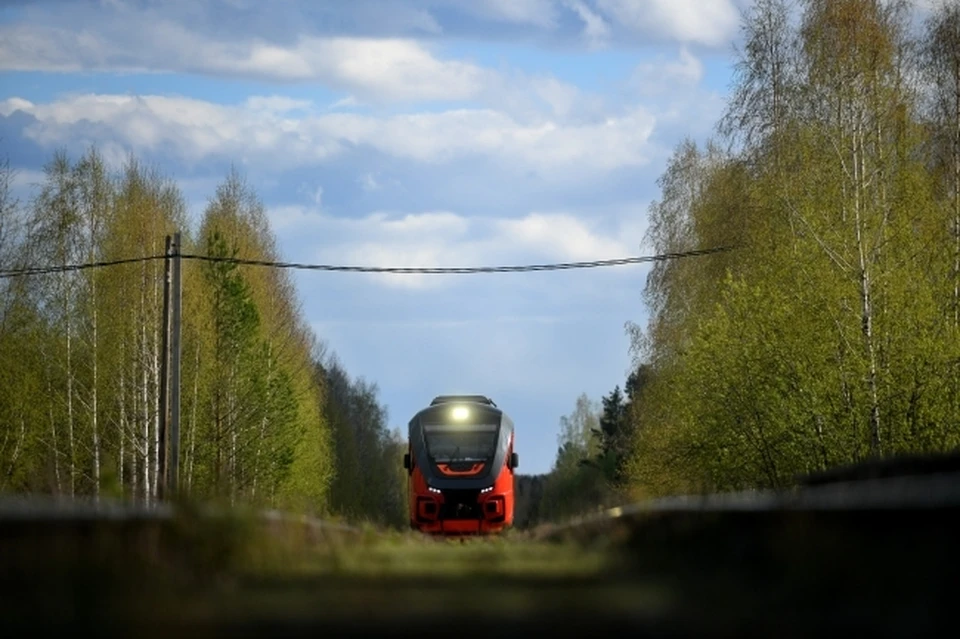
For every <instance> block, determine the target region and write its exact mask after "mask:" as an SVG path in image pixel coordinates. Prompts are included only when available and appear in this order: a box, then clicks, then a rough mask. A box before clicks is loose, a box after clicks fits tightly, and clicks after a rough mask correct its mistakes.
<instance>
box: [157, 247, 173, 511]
mask: <svg viewBox="0 0 960 639" xmlns="http://www.w3.org/2000/svg"><path fill="white" fill-rule="evenodd" d="M160 336H161V344H162V347H161V353H162V354H161V356H160V406H159V414H160V420H159V421H160V423H159V430H160V432H159V433H157V435H158V439H159V440H160V450H159V451H158V453H157V479H156V486H157V499H158V500H162V499H164V497H165V495H166V483H167V476H168V475H167V419H168V417H169V412H170V386H169V385H168V384H167V379H168V378H169V375H170V236H169V235H168V236H167V243H166V248H165V250H164V260H163V328H162V330H161V333H160Z"/></svg>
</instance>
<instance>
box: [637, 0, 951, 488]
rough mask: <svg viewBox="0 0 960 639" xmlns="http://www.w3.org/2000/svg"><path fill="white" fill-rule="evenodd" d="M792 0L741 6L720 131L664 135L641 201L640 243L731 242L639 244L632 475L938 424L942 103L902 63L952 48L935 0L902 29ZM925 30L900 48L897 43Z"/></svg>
mask: <svg viewBox="0 0 960 639" xmlns="http://www.w3.org/2000/svg"><path fill="white" fill-rule="evenodd" d="M800 4H801V7H800V8H801V15H800V17H799V21H798V22H796V23H794V22H793V21H792V19H791V18H790V12H789V11H788V10H787V4H786V3H785V2H781V1H780V0H764V1H763V2H759V3H757V4H756V5H755V7H754V8H753V10H752V12H751V13H749V14H748V15H747V16H746V17H745V20H744V34H745V41H746V42H747V47H746V48H745V50H744V51H743V52H742V53H741V54H740V61H739V63H738V85H737V86H736V87H735V88H734V92H733V95H734V99H733V100H732V101H731V103H730V108H729V110H728V112H727V114H725V116H724V119H723V120H722V122H721V125H722V126H721V133H723V134H724V135H726V136H728V138H729V139H730V140H731V141H733V142H735V144H734V146H733V148H732V149H731V151H729V152H720V151H719V150H718V148H717V146H716V145H715V144H714V143H712V142H711V143H710V144H708V145H707V147H706V148H705V149H702V150H701V149H699V148H698V147H697V146H696V145H694V144H692V143H690V142H685V143H684V144H682V145H680V146H679V147H678V149H677V152H676V154H675V155H674V157H673V159H672V161H671V162H670V164H669V166H668V168H667V171H666V173H665V174H664V177H663V179H662V180H661V182H660V185H661V187H662V189H663V191H662V198H661V200H660V201H658V202H656V203H655V204H654V205H653V206H652V207H651V210H650V214H651V221H650V231H649V235H648V239H649V240H650V242H651V243H652V245H653V246H654V248H655V250H656V251H657V252H663V251H674V250H679V249H682V248H700V247H708V246H720V245H730V244H736V245H737V246H738V247H739V248H738V250H736V251H734V252H731V253H728V254H725V255H716V256H708V257H704V258H697V259H696V260H683V261H676V262H666V263H659V264H657V265H656V266H654V268H653V270H652V272H651V275H650V277H649V279H648V281H647V287H646V290H645V297H646V299H647V301H648V303H649V306H650V308H651V311H652V314H651V317H650V320H649V323H648V325H647V326H646V327H643V328H640V327H636V326H634V327H633V329H632V338H633V344H632V348H633V352H634V353H635V355H636V356H637V357H638V359H639V361H640V362H642V364H643V365H644V366H646V367H647V369H646V370H647V371H648V373H649V379H648V381H647V382H646V383H645V384H643V387H642V389H641V390H640V392H639V393H638V395H637V397H636V399H635V407H634V410H633V411H632V414H631V420H632V422H633V429H632V433H633V442H632V456H631V458H630V460H629V461H628V462H627V464H626V474H627V476H628V477H629V479H630V484H631V488H632V494H633V495H635V496H655V495H663V494H670V493H676V492H681V491H683V492H690V491H693V492H696V491H708V490H718V489H737V488H747V487H768V488H782V487H786V486H789V485H791V484H792V483H793V482H794V480H795V477H796V476H797V475H798V474H803V473H807V472H810V471H815V470H818V469H822V468H825V467H829V466H833V465H836V464H842V463H847V462H852V461H856V460H859V459H862V458H865V457H868V456H877V455H886V454H894V453H899V452H909V451H936V450H947V449H951V448H955V447H957V446H958V445H960V422H958V421H957V415H958V414H960V413H958V411H957V407H958V404H957V391H956V389H957V388H960V377H958V373H960V369H958V367H957V364H956V362H957V361H958V360H957V355H958V353H960V350H958V348H960V339H958V334H957V326H958V323H957V321H956V320H955V318H954V317H953V309H954V302H955V298H954V290H955V286H954V284H955V283H956V282H957V281H960V278H958V277H957V273H958V272H960V271H958V270H957V269H956V267H955V255H960V250H956V246H955V243H956V242H958V241H960V240H958V238H960V233H958V232H957V231H955V230H954V229H955V228H956V229H960V225H956V226H955V227H954V226H951V223H952V221H953V217H952V216H953V215H954V213H953V211H954V209H953V208H952V204H949V203H950V202H951V198H952V197H953V192H952V191H951V189H949V188H943V185H944V184H952V182H951V180H950V179H947V178H945V177H944V176H945V175H948V173H947V170H948V167H950V163H949V162H943V158H944V155H943V149H944V148H945V147H944V146H942V144H940V143H939V142H937V141H938V140H940V139H942V138H941V137H940V136H941V133H940V132H941V131H946V130H951V129H949V127H950V126H952V125H953V124H955V120H952V119H951V118H950V117H948V115H949V114H948V113H946V112H945V111H944V110H942V109H940V110H936V109H932V110H930V111H929V113H931V114H933V115H935V116H936V117H932V118H931V117H930V116H927V115H925V113H927V112H925V111H923V109H922V108H921V106H922V105H921V102H920V101H919V100H918V99H917V96H918V95H921V94H922V93H923V87H921V86H919V85H917V84H915V82H916V81H917V79H919V78H923V77H927V78H932V79H933V80H934V82H933V83H932V86H934V87H935V88H937V90H944V91H945V92H946V91H947V89H949V88H950V87H952V86H954V85H953V84H951V82H953V80H954V79H955V78H954V79H951V78H950V77H948V76H947V75H946V74H944V73H943V69H944V67H943V66H940V67H938V68H937V69H938V70H937V72H936V73H934V72H933V66H932V63H931V62H930V61H931V60H933V59H937V60H940V61H943V60H950V59H954V58H953V57H951V56H956V59H960V37H958V38H951V37H948V36H946V35H944V34H947V33H953V32H952V31H950V29H949V28H947V27H945V25H947V24H952V23H950V22H949V20H950V19H952V18H951V16H952V13H951V12H950V11H947V10H944V11H942V12H941V13H939V14H936V15H935V17H934V18H932V19H931V21H930V22H929V23H928V24H927V26H926V29H927V33H926V34H922V35H921V36H919V39H918V40H916V41H914V40H911V38H912V37H914V36H912V35H911V31H910V29H909V28H908V27H909V24H908V17H909V16H908V12H906V10H905V5H904V4H903V3H896V2H894V3H876V2H872V1H870V0H805V1H804V2H801V3H800ZM931 41H935V42H936V46H935V47H932V48H929V49H928V50H927V51H928V54H929V55H927V57H926V58H925V59H924V60H921V62H923V64H925V65H926V66H925V67H923V66H921V67H920V68H918V67H917V66H915V65H916V63H917V62H918V60H920V59H919V58H917V57H914V56H910V55H907V53H908V52H909V51H911V50H914V49H916V48H917V47H916V46H915V45H918V44H922V43H924V42H931ZM920 48H921V49H922V48H923V47H920ZM925 69H926V70H928V71H930V73H926V76H925V75H924V74H925ZM928 86H929V85H928ZM938 104H940V103H938ZM925 118H927V119H928V122H924V119H925ZM930 120H932V123H931V122H930ZM938 127H940V128H938ZM956 148H960V147H956ZM934 153H938V154H939V155H934ZM935 158H940V159H939V160H936V161H934V160H935ZM956 159H957V161H958V164H957V165H956V166H960V156H957V158H956ZM931 167H933V168H934V170H931ZM937 167H939V168H937ZM943 211H949V213H948V214H947V215H946V216H945V215H944V214H943ZM957 219H960V218H957Z"/></svg>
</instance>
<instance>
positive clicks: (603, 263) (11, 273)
mask: <svg viewBox="0 0 960 639" xmlns="http://www.w3.org/2000/svg"><path fill="white" fill-rule="evenodd" d="M734 248H736V247H735V246H718V247H713V248H707V249H698V250H692V251H679V252H672V253H661V254H658V255H644V256H637V257H622V258H614V259H607V260H591V261H583V262H555V263H546V264H521V265H509V266H453V267H440V266H436V267H434V266H429V267H413V266H349V265H338V264H304V263H298V262H279V261H272V260H252V259H244V258H236V257H218V256H212V255H195V254H190V253H183V254H180V255H179V256H178V257H180V258H181V259H183V260H196V261H202V262H213V263H227V264H237V265H247V266H265V267H270V268H284V269H296V270H309V271H333V272H350V273H392V274H399V275H410V274H421V275H467V274H474V273H525V272H534V271H562V270H573V269H588V268H602V267H608V266H624V265H629V264H643V263H647V262H662V261H666V260H673V259H683V258H688V257H699V256H703V255H711V254H714V253H723V252H726V251H730V250H733V249H734ZM167 257H171V258H172V257H175V256H174V255H170V256H167V255H150V256H146V257H132V258H126V259H119V260H108V261H99V262H88V263H84V264H64V265H59V266H44V267H27V268H19V269H9V270H0V279H3V278H10V277H19V276H26V275H46V274H52V273H64V272H72V271H82V270H87V269H92V268H102V267H107V266H116V265H121V264H133V263H139V262H149V261H154V260H162V259H166V258H167Z"/></svg>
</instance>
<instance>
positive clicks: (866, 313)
mask: <svg viewBox="0 0 960 639" xmlns="http://www.w3.org/2000/svg"><path fill="white" fill-rule="evenodd" d="M853 146H854V148H853V163H852V164H853V173H854V174H853V177H854V189H853V190H854V207H853V208H854V227H855V239H856V242H857V257H858V260H859V264H858V265H859V284H860V308H861V314H860V318H861V331H862V333H863V343H864V348H865V350H866V355H867V366H868V371H867V386H868V390H869V393H870V419H869V425H870V454H871V455H872V456H874V457H877V456H879V455H880V454H881V453H882V442H881V438H880V405H879V399H878V392H877V356H876V345H875V343H874V336H873V298H872V291H871V280H870V266H869V258H868V256H867V247H866V238H865V237H864V233H863V226H864V219H863V218H864V208H865V203H864V201H863V200H864V194H865V190H866V189H865V188H864V183H863V182H864V179H865V176H864V163H865V162H864V160H865V158H864V148H863V133H862V129H861V125H860V123H858V124H857V127H856V132H855V135H854V142H853Z"/></svg>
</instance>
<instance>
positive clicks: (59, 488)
mask: <svg viewBox="0 0 960 639" xmlns="http://www.w3.org/2000/svg"><path fill="white" fill-rule="evenodd" d="M48 393H49V396H50V397H54V394H53V383H48ZM47 406H48V407H49V409H48V412H49V413H50V436H51V437H52V439H53V476H54V479H55V481H56V492H57V495H60V494H62V493H63V482H62V480H61V478H60V447H59V446H58V445H57V439H58V437H57V420H56V418H55V417H54V414H53V402H49V403H48V404H47Z"/></svg>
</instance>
